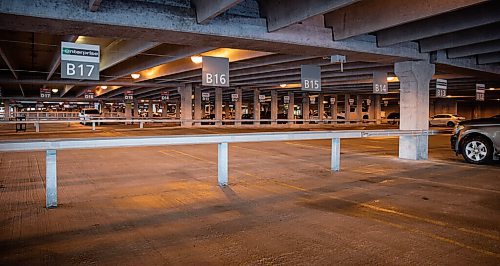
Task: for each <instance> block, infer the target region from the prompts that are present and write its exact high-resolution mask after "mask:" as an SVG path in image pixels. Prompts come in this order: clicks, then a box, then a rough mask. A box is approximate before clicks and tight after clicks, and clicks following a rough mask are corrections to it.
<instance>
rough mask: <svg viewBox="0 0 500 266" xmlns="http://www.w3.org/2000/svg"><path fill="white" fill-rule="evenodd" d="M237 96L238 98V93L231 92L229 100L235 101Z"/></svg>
mask: <svg viewBox="0 0 500 266" xmlns="http://www.w3.org/2000/svg"><path fill="white" fill-rule="evenodd" d="M239 98H240V95H239V94H238V93H232V94H231V100H232V101H233V102H237V101H238V99H239Z"/></svg>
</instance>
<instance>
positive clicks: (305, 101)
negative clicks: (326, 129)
mask: <svg viewBox="0 0 500 266" xmlns="http://www.w3.org/2000/svg"><path fill="white" fill-rule="evenodd" d="M302 118H303V119H305V120H309V93H302ZM304 124H309V122H304Z"/></svg>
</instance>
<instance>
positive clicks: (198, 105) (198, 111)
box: [194, 86, 203, 126]
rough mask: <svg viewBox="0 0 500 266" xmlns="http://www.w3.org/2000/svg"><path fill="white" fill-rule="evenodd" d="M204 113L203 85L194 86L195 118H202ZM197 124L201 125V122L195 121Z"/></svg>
mask: <svg viewBox="0 0 500 266" xmlns="http://www.w3.org/2000/svg"><path fill="white" fill-rule="evenodd" d="M202 114H203V106H202V102H201V87H200V86H196V87H195V88H194V120H201V119H202ZM195 125H197V126H199V125H201V122H195Z"/></svg>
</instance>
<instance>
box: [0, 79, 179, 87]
mask: <svg viewBox="0 0 500 266" xmlns="http://www.w3.org/2000/svg"><path fill="white" fill-rule="evenodd" d="M0 84H20V85H43V84H47V85H75V86H100V85H106V86H131V87H156V88H158V87H177V86H179V83H176V84H174V83H169V84H158V83H152V82H140V83H134V82H122V81H98V80H96V81H79V80H45V79H19V80H16V79H4V78H2V79H0Z"/></svg>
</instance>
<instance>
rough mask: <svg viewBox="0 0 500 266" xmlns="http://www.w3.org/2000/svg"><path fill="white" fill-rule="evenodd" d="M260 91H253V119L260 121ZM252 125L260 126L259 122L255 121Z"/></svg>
mask: <svg viewBox="0 0 500 266" xmlns="http://www.w3.org/2000/svg"><path fill="white" fill-rule="evenodd" d="M259 95H260V90H258V89H255V90H254V91H253V119H255V120H260V100H259ZM253 124H254V125H260V122H258V121H256V122H254V123H253Z"/></svg>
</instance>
